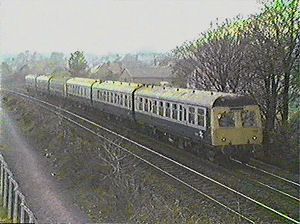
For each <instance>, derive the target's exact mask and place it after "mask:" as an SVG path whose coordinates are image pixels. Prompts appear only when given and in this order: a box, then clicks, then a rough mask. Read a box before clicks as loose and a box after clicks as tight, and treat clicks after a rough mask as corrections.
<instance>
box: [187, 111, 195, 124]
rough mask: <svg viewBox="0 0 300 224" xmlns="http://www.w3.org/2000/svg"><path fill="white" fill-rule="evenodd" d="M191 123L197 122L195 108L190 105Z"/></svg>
mask: <svg viewBox="0 0 300 224" xmlns="http://www.w3.org/2000/svg"><path fill="white" fill-rule="evenodd" d="M188 121H189V124H195V108H194V107H189V120H188Z"/></svg>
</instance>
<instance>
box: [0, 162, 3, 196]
mask: <svg viewBox="0 0 300 224" xmlns="http://www.w3.org/2000/svg"><path fill="white" fill-rule="evenodd" d="M0 181H1V182H0V194H1V197H2V196H3V183H4V164H3V160H1V180H0ZM2 201H3V200H2Z"/></svg>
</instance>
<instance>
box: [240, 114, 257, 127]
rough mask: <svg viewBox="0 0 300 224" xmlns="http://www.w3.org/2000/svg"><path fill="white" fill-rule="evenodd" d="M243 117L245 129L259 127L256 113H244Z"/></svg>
mask: <svg viewBox="0 0 300 224" xmlns="http://www.w3.org/2000/svg"><path fill="white" fill-rule="evenodd" d="M241 115H242V125H243V127H257V125H256V121H255V113H254V111H242V114H241Z"/></svg>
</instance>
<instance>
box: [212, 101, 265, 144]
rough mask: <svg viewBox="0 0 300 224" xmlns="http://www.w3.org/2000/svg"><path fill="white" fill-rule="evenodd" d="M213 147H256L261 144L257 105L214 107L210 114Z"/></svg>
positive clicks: (260, 126)
mask: <svg viewBox="0 0 300 224" xmlns="http://www.w3.org/2000/svg"><path fill="white" fill-rule="evenodd" d="M211 116H212V117H211V127H212V129H211V132H212V133H211V136H212V145H214V146H241V145H257V144H261V143H262V138H263V135H262V124H261V116H260V110H259V107H258V106H257V105H246V106H239V107H214V108H213V109H212V113H211Z"/></svg>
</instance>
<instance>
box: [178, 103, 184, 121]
mask: <svg viewBox="0 0 300 224" xmlns="http://www.w3.org/2000/svg"><path fill="white" fill-rule="evenodd" d="M182 109H183V108H182V105H179V117H178V120H179V121H182Z"/></svg>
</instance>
